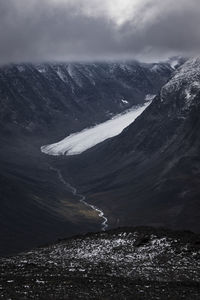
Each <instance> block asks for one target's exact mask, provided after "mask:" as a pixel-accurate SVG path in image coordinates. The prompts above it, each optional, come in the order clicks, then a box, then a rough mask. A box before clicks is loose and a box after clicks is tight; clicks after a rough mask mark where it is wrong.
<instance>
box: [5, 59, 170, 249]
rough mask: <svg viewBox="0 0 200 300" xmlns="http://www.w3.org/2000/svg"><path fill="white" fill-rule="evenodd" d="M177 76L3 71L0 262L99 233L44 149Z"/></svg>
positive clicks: (130, 66)
mask: <svg viewBox="0 0 200 300" xmlns="http://www.w3.org/2000/svg"><path fill="white" fill-rule="evenodd" d="M173 71H174V70H173V68H172V67H171V66H170V64H169V63H163V64H162V63H161V64H141V63H137V62H131V63H127V64H120V63H116V64H115V63H113V64H112V63H111V64H106V63H102V64H100V63H99V64H60V65H58V64H44V65H43V64H41V65H31V64H29V65H28V64H25V65H9V66H4V67H1V68H0V126H1V131H0V143H1V148H0V166H1V167H0V227H1V230H0V240H1V243H0V255H2V254H4V255H5V254H11V253H16V252H18V251H21V250H23V249H27V248H30V247H34V246H37V245H39V244H41V243H44V242H50V241H53V240H55V239H57V238H58V237H66V236H69V235H72V234H76V233H80V232H86V231H92V230H97V229H99V228H100V220H99V218H98V216H97V215H94V213H91V211H90V210H89V209H86V208H85V207H83V205H80V203H79V201H78V199H77V198H75V197H73V196H72V194H71V192H70V191H68V190H67V189H66V187H65V186H64V185H63V183H62V182H61V181H60V180H59V179H58V176H57V175H56V173H55V172H52V171H51V168H50V166H51V164H52V159H51V158H50V157H46V156H44V155H42V154H41V153H40V147H41V146H42V145H44V144H46V143H52V142H55V141H57V140H59V139H61V138H63V137H65V136H66V135H67V134H69V133H72V132H74V131H78V130H81V129H83V128H84V127H86V126H91V125H93V124H96V123H99V122H102V121H104V120H107V119H109V118H110V117H111V115H112V114H115V113H118V112H121V111H124V110H125V109H127V108H129V107H131V106H132V105H133V104H137V103H143V102H144V99H145V96H146V95H147V94H155V93H156V92H157V91H158V90H159V89H160V87H161V86H162V85H163V83H165V82H166V81H167V80H168V78H169V76H171V74H172V72H173Z"/></svg>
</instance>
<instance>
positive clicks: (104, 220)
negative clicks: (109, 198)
mask: <svg viewBox="0 0 200 300" xmlns="http://www.w3.org/2000/svg"><path fill="white" fill-rule="evenodd" d="M50 169H51V170H52V171H54V172H56V173H57V175H58V178H59V180H60V181H61V182H62V183H63V184H64V185H65V186H66V187H67V189H68V190H69V191H70V192H71V193H72V194H73V195H74V196H76V197H78V198H79V201H80V202H81V203H83V204H84V205H86V206H88V207H90V208H91V209H92V210H94V211H96V212H97V213H98V216H99V218H101V219H102V223H101V229H102V230H103V231H105V230H106V229H107V228H108V219H107V218H106V217H105V215H104V212H103V211H102V210H101V209H100V208H98V207H96V206H94V205H92V204H89V203H88V202H87V201H86V197H85V196H84V195H82V194H79V193H78V191H77V189H76V188H75V187H73V186H72V185H71V184H70V183H69V182H67V181H66V180H65V179H64V177H63V176H62V173H61V171H60V170H59V169H57V168H54V167H52V166H50Z"/></svg>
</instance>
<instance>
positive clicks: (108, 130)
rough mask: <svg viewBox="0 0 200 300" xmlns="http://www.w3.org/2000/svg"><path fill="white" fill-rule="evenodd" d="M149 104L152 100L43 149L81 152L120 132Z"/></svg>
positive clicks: (57, 152) (62, 153)
mask: <svg viewBox="0 0 200 300" xmlns="http://www.w3.org/2000/svg"><path fill="white" fill-rule="evenodd" d="M149 104H150V102H147V103H145V104H144V105H143V106H137V107H134V108H132V109H130V110H128V111H126V112H125V113H123V114H119V115H117V116H115V117H114V118H112V119H111V120H109V121H106V122H104V123H101V124H99V125H96V126H94V127H92V128H86V129H84V130H82V131H81V132H78V133H74V134H71V135H69V136H68V137H66V138H65V139H63V140H62V141H60V142H58V143H55V144H51V145H45V146H42V147H41V151H42V152H43V153H45V154H49V155H55V156H57V155H77V154H80V153H82V152H84V151H86V150H87V149H89V148H91V147H93V146H95V145H97V144H98V143H101V142H103V141H104V140H106V139H108V138H111V137H113V136H116V135H118V134H120V133H121V132H122V130H123V129H124V128H126V127H127V126H129V125H130V124H131V123H132V122H133V121H134V120H135V119H136V118H137V117H138V116H139V115H140V114H141V113H142V112H143V111H144V110H145V109H146V107H147V106H148V105H149Z"/></svg>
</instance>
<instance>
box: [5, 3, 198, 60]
mask: <svg viewBox="0 0 200 300" xmlns="http://www.w3.org/2000/svg"><path fill="white" fill-rule="evenodd" d="M199 16H200V5H199V0H190V1H188V0H187V1H186V0H178V1H176V2H175V1H174V0H173V1H172V0H165V1H160V0H101V1H100V0H29V1H27V0H6V1H4V0H0V63H1V64H2V63H9V62H40V61H94V60H109V59H112V60H115V59H131V58H138V59H142V60H153V59H161V58H165V57H168V56H172V55H176V54H182V55H194V54H195V55H196V54H198V53H199V49H200V18H199Z"/></svg>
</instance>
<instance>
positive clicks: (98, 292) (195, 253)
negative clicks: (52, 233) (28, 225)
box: [0, 227, 200, 300]
mask: <svg viewBox="0 0 200 300" xmlns="http://www.w3.org/2000/svg"><path fill="white" fill-rule="evenodd" d="M0 275H1V279H0V297H1V298H2V299H16V300H17V299H141V300H145V299H148V300H151V299H152V300H155V299H160V300H165V299H170V300H172V299H176V300H177V299H187V300H189V299H190V300H197V299H199V297H200V237H199V235H195V234H192V233H190V232H172V231H169V230H164V229H157V230H155V229H152V228H145V227H142V228H121V229H116V230H111V231H106V232H102V233H93V234H87V235H85V236H77V237H74V238H70V239H67V240H61V241H59V242H58V243H56V244H52V245H49V246H46V247H41V248H39V249H35V250H32V251H30V252H27V253H22V254H20V255H18V256H15V257H9V258H2V259H0Z"/></svg>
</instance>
